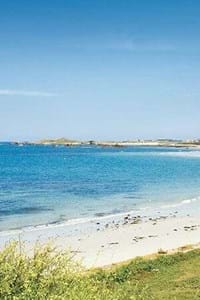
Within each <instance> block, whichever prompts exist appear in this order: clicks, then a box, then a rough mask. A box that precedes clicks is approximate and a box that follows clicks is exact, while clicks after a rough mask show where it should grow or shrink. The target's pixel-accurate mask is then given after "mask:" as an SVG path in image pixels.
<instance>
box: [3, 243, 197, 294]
mask: <svg viewBox="0 0 200 300" xmlns="http://www.w3.org/2000/svg"><path fill="white" fill-rule="evenodd" d="M0 299H26V300H28V299H38V300H43V299H64V300H65V299H69V300H78V299H84V300H107V299H108V300H139V299H143V300H151V299H164V300H168V299H170V300H171V299H173V300H175V299H176V300H183V299H184V300H187V299H194V300H195V299H196V300H197V299H200V250H193V251H189V252H187V253H184V254H183V253H177V254H174V255H160V256H158V257H157V258H155V259H141V258H138V259H134V260H132V261H131V262H129V263H126V264H123V265H119V266H114V267H111V268H108V269H97V270H91V271H85V270H84V269H82V268H81V267H80V265H78V264H77V263H74V262H73V259H72V258H71V257H70V254H69V253H66V252H65V253H63V252H58V251H57V250H56V249H54V248H53V247H52V246H51V245H46V246H45V247H41V246H39V245H38V246H36V248H35V251H34V255H33V256H31V258H30V257H27V256H26V254H25V251H24V248H23V247H21V246H20V247H19V244H18V243H11V244H9V245H8V246H7V247H6V248H5V249H4V250H3V251H1V252H0Z"/></svg>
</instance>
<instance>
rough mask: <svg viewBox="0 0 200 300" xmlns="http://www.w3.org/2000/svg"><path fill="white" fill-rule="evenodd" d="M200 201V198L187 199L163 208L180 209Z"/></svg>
mask: <svg viewBox="0 0 200 300" xmlns="http://www.w3.org/2000/svg"><path fill="white" fill-rule="evenodd" d="M199 200H200V197H196V198H191V199H186V200H182V201H181V202H178V203H173V204H166V205H162V206H161V208H173V207H180V206H183V205H187V204H191V203H194V202H196V201H199Z"/></svg>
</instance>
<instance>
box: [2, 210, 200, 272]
mask: <svg viewBox="0 0 200 300" xmlns="http://www.w3.org/2000/svg"><path fill="white" fill-rule="evenodd" d="M13 240H17V241H19V240H20V242H25V248H26V251H27V253H29V254H30V255H31V254H32V250H33V248H34V245H35V243H37V242H39V243H40V244H41V245H43V244H46V243H47V242H51V243H52V244H53V245H54V246H56V247H57V248H58V249H60V250H68V251H69V252H70V255H71V257H72V258H73V259H74V260H76V261H78V262H80V263H81V264H82V265H83V266H84V267H86V268H96V267H104V266H109V265H111V264H116V263H119V262H124V261H127V260H129V259H132V258H135V257H138V256H146V255H151V254H155V253H159V252H160V253H164V254H165V253H172V252H174V251H177V249H178V248H181V247H182V250H184V249H187V248H188V249H192V248H193V247H198V246H199V245H200V218H199V217H198V216H196V217H194V216H190V215H186V216H183V215H180V216H179V213H178V212H177V211H174V212H173V213H170V214H169V215H165V216H164V215H159V214H158V215H157V217H147V216H143V217H140V216H133V215H131V214H126V215H124V216H121V217H118V218H116V217H115V218H113V217H109V218H99V219H96V220H92V221H89V222H88V223H82V224H81V223H80V224H77V225H69V224H57V225H52V226H50V225H49V226H45V227H44V226H43V227H35V228H32V229H30V228H28V229H23V230H17V231H10V232H3V233H1V235H0V244H1V247H3V245H5V244H6V243H8V242H9V241H13ZM179 250H180V249H179Z"/></svg>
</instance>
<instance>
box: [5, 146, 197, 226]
mask: <svg viewBox="0 0 200 300" xmlns="http://www.w3.org/2000/svg"><path fill="white" fill-rule="evenodd" d="M199 196H200V152H199V151H197V150H191V149H180V148H177V149H176V148H163V147H161V148H159V147H146V148H145V147H127V148H100V147H94V146H91V147H84V146H82V147H62V146H59V147H53V146H39V145H38V146H30V145H25V146H23V147H19V146H17V145H12V144H9V143H3V144H0V230H9V229H13V228H21V227H24V226H34V225H39V224H49V223H52V224H54V223H57V222H65V221H67V220H72V219H76V218H77V219H81V220H82V219H83V218H93V217H95V216H103V215H104V214H119V213H121V212H126V211H130V210H131V211H135V212H136V213H138V212H141V211H144V210H145V209H151V210H154V209H157V210H158V209H162V208H167V209H168V208H170V207H172V208H173V209H174V208H175V207H177V208H178V207H180V206H182V205H183V206H184V205H185V206H187V208H186V210H188V211H189V209H190V204H192V207H193V212H199V210H200V208H199V201H200V200H199ZM186 204H187V205H186ZM194 206H195V209H194Z"/></svg>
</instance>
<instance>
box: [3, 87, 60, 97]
mask: <svg viewBox="0 0 200 300" xmlns="http://www.w3.org/2000/svg"><path fill="white" fill-rule="evenodd" d="M0 96H30V97H53V96H57V95H56V94H54V93H49V92H41V91H25V90H4V89H0Z"/></svg>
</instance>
